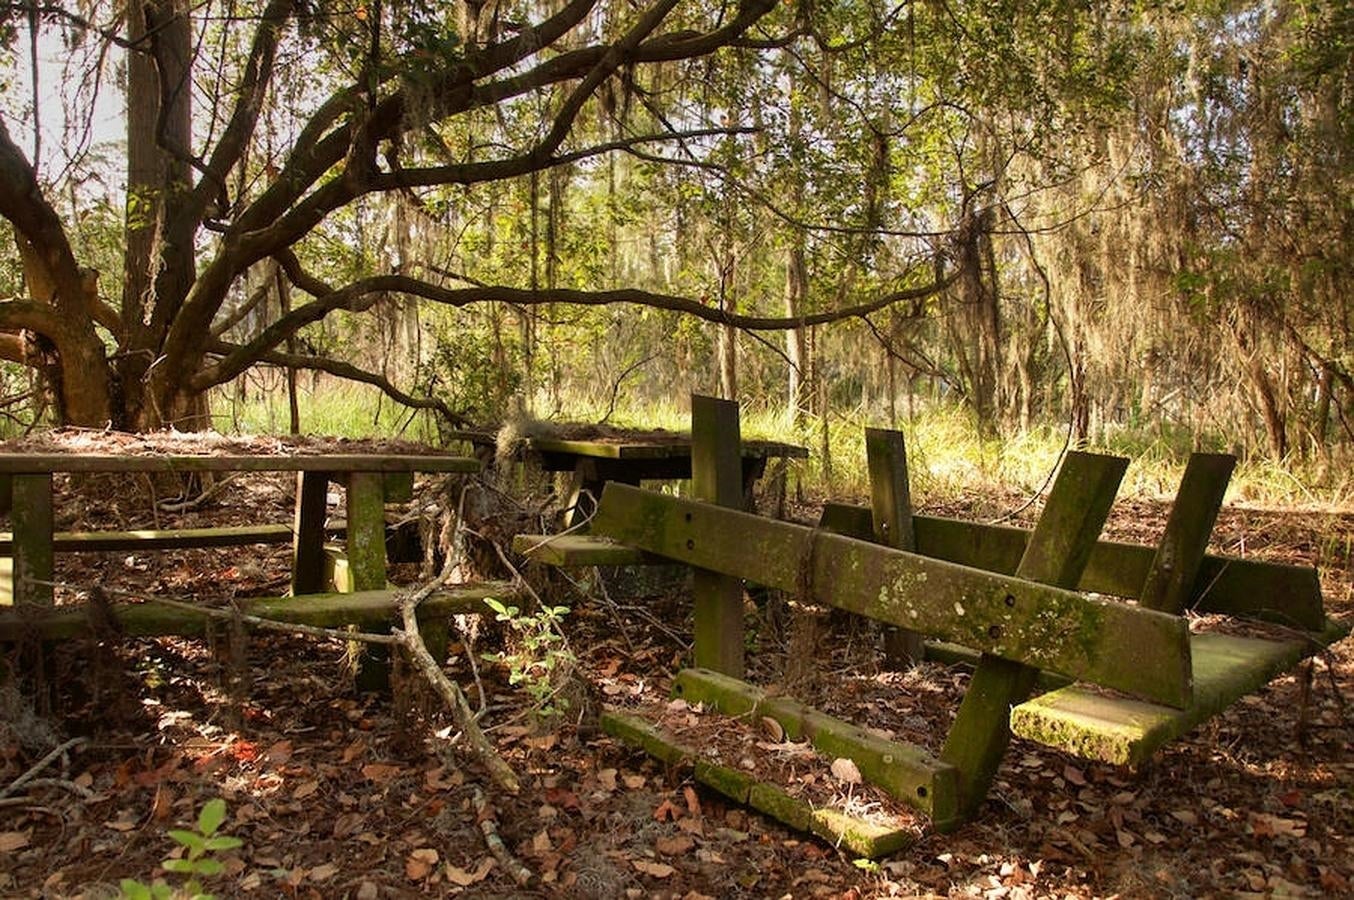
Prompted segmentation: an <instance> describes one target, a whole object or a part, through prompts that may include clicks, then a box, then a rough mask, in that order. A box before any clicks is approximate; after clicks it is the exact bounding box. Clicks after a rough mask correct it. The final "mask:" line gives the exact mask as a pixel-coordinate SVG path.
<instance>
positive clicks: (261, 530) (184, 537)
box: [0, 525, 342, 556]
mask: <svg viewBox="0 0 1354 900" xmlns="http://www.w3.org/2000/svg"><path fill="white" fill-rule="evenodd" d="M334 530H335V529H330V531H331V532H332V531H334ZM337 530H339V531H342V529H341V528H340V529H337ZM291 538H292V528H291V526H290V525H230V526H225V527H221V528H176V529H153V528H143V529H137V530H134V531H89V532H84V531H64V532H57V533H56V534H55V535H53V537H52V544H53V547H54V549H55V550H56V551H57V552H58V553H80V552H85V551H95V550H185V549H189V548H195V547H242V546H247V545H249V544H285V543H287V542H288V541H290V540H291ZM13 547H14V539H13V536H12V535H10V534H8V533H6V532H0V554H2V555H6V556H7V555H9V554H10V552H11V551H12V549H13Z"/></svg>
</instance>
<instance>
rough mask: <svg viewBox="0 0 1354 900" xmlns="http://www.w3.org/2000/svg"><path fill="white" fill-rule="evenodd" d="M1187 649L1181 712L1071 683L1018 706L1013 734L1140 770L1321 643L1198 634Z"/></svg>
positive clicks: (1332, 633)
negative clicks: (1189, 682)
mask: <svg viewBox="0 0 1354 900" xmlns="http://www.w3.org/2000/svg"><path fill="white" fill-rule="evenodd" d="M1344 631H1345V629H1343V628H1341V627H1339V626H1332V627H1331V628H1330V629H1328V631H1327V633H1326V634H1325V635H1323V636H1322V639H1323V640H1324V639H1326V638H1329V639H1337V638H1338V637H1339V636H1340V634H1342V633H1343V632H1344ZM1190 645H1191V650H1190V653H1191V658H1192V660H1193V666H1194V700H1193V702H1191V703H1190V705H1189V706H1187V707H1186V708H1184V709H1172V708H1170V707H1168V706H1160V705H1157V704H1154V703H1148V702H1145V701H1142V700H1135V699H1131V698H1128V697H1117V696H1110V695H1108V694H1105V693H1102V692H1099V691H1096V690H1095V689H1093V688H1087V687H1085V686H1082V685H1076V684H1074V685H1069V686H1068V687H1065V688H1060V689H1058V690H1056V691H1052V692H1050V693H1047V694H1044V695H1042V696H1039V697H1035V698H1034V699H1032V700H1027V701H1026V702H1024V703H1022V704H1020V705H1019V706H1016V707H1015V708H1013V709H1012V710H1011V730H1012V731H1013V732H1014V733H1015V734H1017V735H1019V736H1020V737H1023V738H1027V739H1029V740H1032V741H1037V742H1038V743H1041V744H1045V745H1048V746H1050V747H1056V748H1058V749H1060V750H1065V751H1067V752H1068V753H1072V754H1075V755H1077V756H1080V757H1083V758H1086V759H1096V760H1101V761H1103V762H1108V763H1115V764H1118V765H1129V766H1136V765H1139V764H1141V763H1143V762H1145V761H1146V760H1147V759H1148V758H1149V757H1150V756H1151V755H1152V754H1153V753H1154V752H1155V751H1156V750H1157V749H1158V748H1159V747H1161V746H1162V745H1163V744H1165V743H1166V742H1167V741H1170V740H1173V739H1175V738H1177V737H1180V736H1181V735H1183V734H1185V733H1186V732H1187V731H1189V730H1190V729H1192V728H1194V727H1195V726H1196V725H1198V724H1199V723H1201V722H1203V721H1205V720H1206V719H1208V718H1210V717H1211V716H1214V715H1216V714H1217V713H1219V712H1221V711H1222V710H1224V709H1226V708H1227V707H1228V706H1230V705H1231V704H1232V703H1234V702H1235V701H1237V700H1238V699H1240V698H1241V697H1243V696H1245V695H1246V694H1249V693H1253V692H1254V691H1257V690H1259V689H1260V688H1262V687H1263V686H1264V685H1265V684H1267V683H1268V682H1269V681H1270V679H1272V678H1274V677H1275V676H1276V675H1278V674H1279V673H1281V672H1284V671H1286V670H1287V669H1291V668H1292V667H1293V666H1295V665H1296V664H1297V663H1298V662H1299V661H1301V660H1302V659H1304V658H1306V657H1307V656H1310V655H1311V654H1312V653H1313V652H1314V651H1315V650H1316V649H1317V648H1318V646H1319V644H1318V643H1314V642H1313V641H1310V640H1301V639H1295V640H1284V641H1269V640H1261V639H1258V638H1246V637H1235V636H1232V635H1225V634H1196V635H1193V636H1192V637H1191V639H1190Z"/></svg>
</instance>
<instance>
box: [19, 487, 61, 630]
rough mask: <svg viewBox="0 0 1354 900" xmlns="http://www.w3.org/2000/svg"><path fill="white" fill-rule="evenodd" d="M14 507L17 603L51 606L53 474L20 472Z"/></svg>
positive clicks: (52, 591)
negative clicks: (23, 473)
mask: <svg viewBox="0 0 1354 900" xmlns="http://www.w3.org/2000/svg"><path fill="white" fill-rule="evenodd" d="M12 491H13V496H14V509H13V510H12V511H11V513H10V518H11V519H12V521H13V527H14V535H13V538H12V539H13V542H14V545H13V548H12V550H11V553H12V556H13V559H14V563H13V566H12V571H11V576H10V578H11V584H12V585H13V597H14V603H15V605H16V606H23V605H25V604H28V605H33V606H51V605H52V603H53V598H54V596H55V592H54V589H53V586H52V583H51V582H52V579H53V573H54V572H55V562H56V561H55V558H54V552H55V548H54V547H53V545H52V537H53V531H54V528H53V522H54V521H55V514H54V510H53V508H52V476H51V475H50V474H42V475H18V474H16V475H15V476H14V478H13V487H12Z"/></svg>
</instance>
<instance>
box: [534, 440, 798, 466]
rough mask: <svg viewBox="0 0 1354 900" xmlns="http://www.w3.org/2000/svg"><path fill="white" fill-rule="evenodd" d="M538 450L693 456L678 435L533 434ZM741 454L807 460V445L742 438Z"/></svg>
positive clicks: (610, 456)
mask: <svg viewBox="0 0 1354 900" xmlns="http://www.w3.org/2000/svg"><path fill="white" fill-rule="evenodd" d="M528 443H529V446H530V447H531V449H533V450H535V451H537V452H539V453H549V454H557V455H568V456H586V457H591V458H594V459H625V460H632V459H633V460H640V459H673V458H681V457H689V456H690V455H691V441H690V440H689V439H687V438H685V437H682V436H681V435H675V436H674V438H673V439H672V440H667V441H644V440H635V441H585V440H566V439H563V438H548V437H534V438H531V439H530V441H529V442H528ZM739 454H740V455H741V456H746V457H750V458H761V459H765V458H768V457H788V458H791V459H806V458H807V457H808V455H809V451H808V448H807V447H800V446H798V445H796V444H785V443H781V442H779V441H757V440H751V441H742V442H740V444H739Z"/></svg>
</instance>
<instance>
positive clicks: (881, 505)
mask: <svg viewBox="0 0 1354 900" xmlns="http://www.w3.org/2000/svg"><path fill="white" fill-rule="evenodd" d="M865 459H866V463H867V466H868V468H869V471H870V507H871V512H872V514H873V517H872V532H873V538H874V542H875V543H876V544H883V545H884V546H886V547H893V548H894V549H896V550H907V551H909V552H914V551H915V550H916V549H917V539H916V535H915V533H914V532H913V529H912V496H911V494H910V492H909V490H908V483H907V446H906V444H904V442H903V433H902V432H901V431H893V430H891V429H882V428H867V429H865ZM924 654H925V648H924V647H923V644H922V635H921V634H919V633H918V632H915V631H910V630H908V629H906V628H900V627H897V626H886V627H885V629H884V660H885V662H886V663H887V664H888V665H890V666H891V667H892V668H894V669H895V670H896V669H903V668H906V667H907V666H909V665H912V664H913V663H918V662H921V659H922V656H923V655H924Z"/></svg>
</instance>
